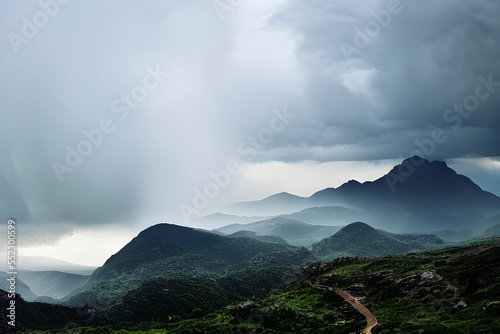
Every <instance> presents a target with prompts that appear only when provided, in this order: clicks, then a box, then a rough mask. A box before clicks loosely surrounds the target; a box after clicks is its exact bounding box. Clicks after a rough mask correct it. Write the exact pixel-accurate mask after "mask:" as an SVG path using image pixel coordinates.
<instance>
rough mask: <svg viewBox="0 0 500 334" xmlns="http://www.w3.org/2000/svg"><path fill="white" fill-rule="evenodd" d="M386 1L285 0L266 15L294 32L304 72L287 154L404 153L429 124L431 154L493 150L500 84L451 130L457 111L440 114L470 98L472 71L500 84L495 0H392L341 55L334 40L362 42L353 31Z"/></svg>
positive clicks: (499, 150)
mask: <svg viewBox="0 0 500 334" xmlns="http://www.w3.org/2000/svg"><path fill="white" fill-rule="evenodd" d="M391 3H394V1H350V2H349V1H336V2H332V1H310V2H304V1H298V0H291V1H289V2H288V3H287V4H286V5H284V7H283V9H282V10H281V11H280V12H278V13H276V15H275V16H274V18H273V21H272V22H273V24H274V25H275V26H280V27H283V26H284V27H287V28H290V29H291V30H292V31H293V34H294V35H295V36H297V40H298V41H299V45H298V50H297V55H298V59H299V61H300V64H301V65H302V66H303V68H304V69H305V70H304V72H305V73H307V75H308V76H309V78H308V80H309V86H308V88H307V91H306V92H305V94H306V95H305V98H304V101H306V104H305V105H304V106H303V107H304V108H306V109H307V110H308V113H310V115H308V116H306V117H304V118H305V120H304V123H305V124H306V126H308V127H309V129H308V131H307V130H306V131H304V129H301V130H299V131H297V132H295V133H298V135H297V136H296V137H295V138H292V137H289V138H287V140H290V141H289V142H292V141H294V140H295V143H296V145H294V146H295V148H294V149H291V150H290V156H289V158H290V159H291V160H294V159H300V157H301V153H300V152H303V153H302V155H303V157H304V158H306V159H319V160H323V161H326V160H344V159H348V160H350V159H360V160H365V159H380V158H394V157H398V156H408V155H409V154H410V152H411V151H412V150H414V149H416V148H417V147H416V144H415V142H414V140H415V139H420V140H424V139H425V138H430V137H431V136H432V131H433V130H434V129H435V128H437V127H441V128H443V129H444V130H446V136H447V137H448V139H447V140H446V142H444V143H441V144H439V145H437V146H438V147H437V148H436V152H435V154H433V157H437V158H452V157H460V156H464V155H471V154H472V155H479V156H482V155H485V156H498V155H500V145H498V144H499V142H500V141H499V135H498V133H499V132H500V131H499V130H500V129H499V128H500V113H499V112H498V109H499V106H500V87H498V86H497V87H495V91H494V92H492V93H491V95H490V96H489V97H488V98H487V99H486V100H485V101H480V106H479V108H478V109H477V110H476V111H474V112H472V113H471V115H470V116H468V117H467V118H465V117H462V116H461V117H460V118H462V120H461V124H460V127H459V128H457V129H452V128H451V127H452V126H455V125H457V121H456V116H457V115H458V114H456V113H453V114H448V118H451V117H452V116H454V117H455V120H453V121H451V120H449V119H448V121H447V120H446V119H445V117H444V115H445V112H446V110H447V109H449V108H452V109H453V105H454V104H463V102H464V99H465V98H466V97H467V96H470V95H474V94H475V90H476V87H477V86H478V85H479V84H480V81H479V80H478V78H479V77H480V76H482V77H483V78H485V79H488V76H489V75H491V77H492V80H493V81H494V82H500V63H498V61H497V58H498V54H499V53H500V22H499V21H498V20H497V19H496V18H497V17H498V15H499V14H500V4H498V3H497V2H494V1H481V2H477V1H439V2H435V1H413V2H411V1H401V2H400V4H399V5H398V11H397V14H392V15H391V19H390V20H389V22H388V24H387V26H386V27H382V26H381V25H380V24H379V27H380V32H378V34H376V36H374V37H372V38H370V37H369V36H368V38H369V39H370V43H369V44H368V45H366V46H364V47H360V48H358V51H359V52H353V53H352V54H348V55H349V57H348V58H346V57H345V52H343V51H342V48H341V46H342V45H343V44H342V43H345V44H344V45H346V44H349V45H351V46H353V47H356V45H362V44H356V40H355V38H356V34H357V33H356V31H357V30H355V29H356V28H360V29H363V30H364V29H365V27H366V25H367V24H368V23H369V22H370V21H374V22H377V21H376V20H375V18H374V16H373V15H374V13H380V11H386V12H387V11H388V8H389V6H390V4H391ZM396 3H397V1H396ZM368 26H369V27H370V25H368ZM358 38H359V37H358ZM482 92H484V89H483V90H482ZM469 102H470V101H469ZM332 132H333V133H336V135H335V134H332ZM291 136H293V135H291ZM339 137H341V138H339ZM301 143H302V145H301ZM317 145H319V146H320V147H322V148H323V150H319V149H316V151H317V152H318V153H314V150H311V149H310V147H311V146H317ZM301 146H302V148H303V149H301ZM277 151H279V152H281V153H278V154H277V156H278V157H281V158H284V157H286V156H287V154H286V150H285V149H281V150H277Z"/></svg>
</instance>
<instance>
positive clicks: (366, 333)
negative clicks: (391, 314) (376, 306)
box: [311, 284, 378, 334]
mask: <svg viewBox="0 0 500 334" xmlns="http://www.w3.org/2000/svg"><path fill="white" fill-rule="evenodd" d="M311 285H312V286H313V287H316V288H320V289H328V290H333V291H335V292H337V294H338V295H339V296H340V297H342V298H344V300H345V301H347V302H348V303H349V304H351V305H352V307H354V308H355V309H356V310H357V311H358V312H359V313H361V314H362V315H363V316H364V317H365V318H366V323H367V324H366V327H365V328H364V329H363V331H362V332H361V333H362V334H372V329H373V327H375V326H377V324H378V321H377V318H375V316H374V315H373V314H372V313H371V312H370V310H369V309H367V308H366V307H364V306H363V304H361V303H360V302H358V301H357V300H356V299H355V298H354V297H353V296H351V294H350V293H349V292H347V291H344V290H342V289H339V288H332V287H330V286H326V285H316V284H311Z"/></svg>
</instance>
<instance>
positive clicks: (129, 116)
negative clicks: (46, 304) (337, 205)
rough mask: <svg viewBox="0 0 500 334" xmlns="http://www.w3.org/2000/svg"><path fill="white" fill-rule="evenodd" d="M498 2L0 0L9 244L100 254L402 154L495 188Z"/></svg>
mask: <svg viewBox="0 0 500 334" xmlns="http://www.w3.org/2000/svg"><path fill="white" fill-rule="evenodd" d="M499 16H500V3H498V1H494V0H484V1H472V0H470V1H466V0H464V1H455V0H442V1H439V2H436V1H430V0H419V1H411V0H402V1H397V0H390V1H379V0H364V1H340V0H338V1H332V0H314V1H301V0H239V1H238V0H231V1H229V0H220V1H219V0H216V1H211V0H182V1H181V0H171V1H160V0H146V1H131V0H109V1H106V2H102V1H99V2H98V1H96V0H86V1H77V0H73V1H68V0H64V1H63V0H40V1H30V0H26V1H15V0H5V1H2V2H1V3H0V36H2V38H1V39H0V59H1V60H2V61H1V62H0V78H1V80H0V124H2V125H3V127H2V129H1V131H0V219H1V221H3V222H5V224H6V222H7V220H8V219H9V218H14V219H15V220H16V221H17V222H18V227H19V228H18V232H19V234H18V235H19V236H18V238H19V244H20V246H19V251H20V253H21V254H25V255H44V256H51V257H56V258H60V259H63V260H67V261H71V262H76V263H81V264H85V265H95V266H97V265H101V264H102V263H103V262H104V261H105V260H106V259H107V258H108V257H109V256H110V255H111V254H113V253H115V252H117V251H118V250H119V249H120V248H121V247H123V246H124V245H125V244H126V243H127V242H128V241H130V239H131V238H132V237H134V236H135V235H137V233H138V232H140V231H141V230H142V229H144V228H146V227H148V226H151V225H153V224H156V223H158V222H172V223H177V224H182V225H187V226H192V223H191V221H190V219H191V218H193V217H194V216H202V215H205V214H209V213H212V212H216V211H218V210H222V209H223V207H224V205H226V204H227V203H230V202H236V201H243V200H253V199H258V198H263V197H266V196H268V195H271V194H273V193H277V192H281V191H287V192H290V193H294V194H297V195H301V196H309V195H311V194H312V193H314V192H315V191H318V190H321V189H323V188H326V187H336V186H339V185H341V184H342V183H344V182H346V181H348V180H350V179H356V180H359V181H367V180H374V179H376V178H378V177H380V176H382V175H384V174H385V173H387V172H388V171H389V170H390V169H391V168H392V167H393V166H394V165H396V164H397V163H399V162H401V161H402V160H403V159H404V158H406V157H409V156H412V155H414V154H419V155H421V156H423V157H425V158H427V159H429V160H446V161H447V162H448V164H449V165H450V166H451V167H453V168H454V169H455V170H456V171H457V172H459V173H463V174H465V175H467V176H469V177H470V178H471V179H472V180H473V181H475V182H476V183H477V184H479V185H480V186H481V187H482V188H483V189H485V190H488V191H490V192H492V193H494V194H496V195H499V196H500V145H499V143H500V138H499V133H500V131H499V130H500V113H499V112H498V111H499V106H500V63H499V62H498V55H499V54H500V44H499V43H500V21H498V17H499ZM214 184H215V185H216V187H214V186H213V185H214ZM197 192H201V193H207V192H208V194H210V196H211V197H210V198H208V199H207V201H206V203H202V204H203V205H199V206H198V207H195V206H194V204H193V200H194V198H195V196H196V194H197ZM198 204H199V203H198ZM186 217H187V218H188V219H186ZM198 227H202V228H203V227H204V226H198ZM205 228H209V227H208V226H206V227H205ZM1 233H2V235H1V236H0V237H2V238H3V239H4V240H6V239H5V231H1ZM2 245H3V243H2ZM1 252H2V251H0V253H1Z"/></svg>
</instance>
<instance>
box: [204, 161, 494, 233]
mask: <svg viewBox="0 0 500 334" xmlns="http://www.w3.org/2000/svg"><path fill="white" fill-rule="evenodd" d="M415 161H418V164H417V165H415V164H416V163H415ZM410 167H411V169H410ZM408 170H410V171H411V173H410V172H409V171H408ZM401 175H404V176H405V177H402V176H401ZM394 180H396V181H397V182H396V181H394ZM274 206H276V207H277V208H279V209H276V210H275V212H274V214H276V213H278V212H279V214H277V215H276V216H280V217H285V218H290V219H294V220H298V221H302V222H307V223H309V224H314V225H336V226H343V225H346V224H348V223H351V222H354V221H364V222H366V223H368V224H370V225H371V226H374V227H377V228H382V229H385V230H389V231H393V232H404V233H432V232H433V231H435V230H450V229H451V230H460V229H464V228H471V229H474V230H480V229H486V228H490V227H492V226H494V225H497V224H500V198H499V197H497V196H495V195H494V194H492V193H489V192H486V191H484V190H482V189H481V188H480V187H479V186H477V185H476V184H475V183H474V182H473V181H472V180H470V179H469V178H468V177H466V176H464V175H460V174H458V173H456V172H455V171H454V170H453V169H452V168H450V167H448V165H447V164H446V163H445V162H444V161H432V162H431V161H428V160H426V159H423V158H420V157H412V158H408V159H405V160H404V161H402V163H401V164H399V165H397V166H395V167H394V168H393V169H392V170H391V171H389V173H387V174H386V175H384V176H382V177H380V178H378V179H377V180H374V181H367V182H364V183H360V182H358V181H355V180H351V181H349V182H346V183H344V184H343V185H341V186H340V187H338V188H326V189H323V190H321V191H318V192H316V193H314V194H313V195H311V196H310V197H307V198H304V197H299V196H294V195H291V194H288V193H279V194H276V195H273V196H270V197H267V198H265V199H262V200H258V201H251V202H242V203H237V204H234V205H231V206H229V207H228V209H227V212H231V213H232V215H233V216H232V217H233V219H232V222H233V223H239V224H248V223H250V220H251V219H248V217H261V216H263V215H267V217H266V219H272V218H273V217H269V215H270V214H272V213H273V212H271V210H270V209H269V208H272V207H274ZM238 217H239V218H238ZM242 217H244V219H241V218H242ZM238 219H241V221H238ZM261 220H262V219H261ZM200 221H203V219H201V220H200ZM256 221H257V219H255V220H254V222H256ZM242 228H244V227H242ZM225 229H226V227H221V228H219V229H218V230H219V231H224V230H225ZM233 232H235V231H234V230H233ZM278 236H280V235H278ZM280 237H282V236H280ZM285 239H286V238H285Z"/></svg>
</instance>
